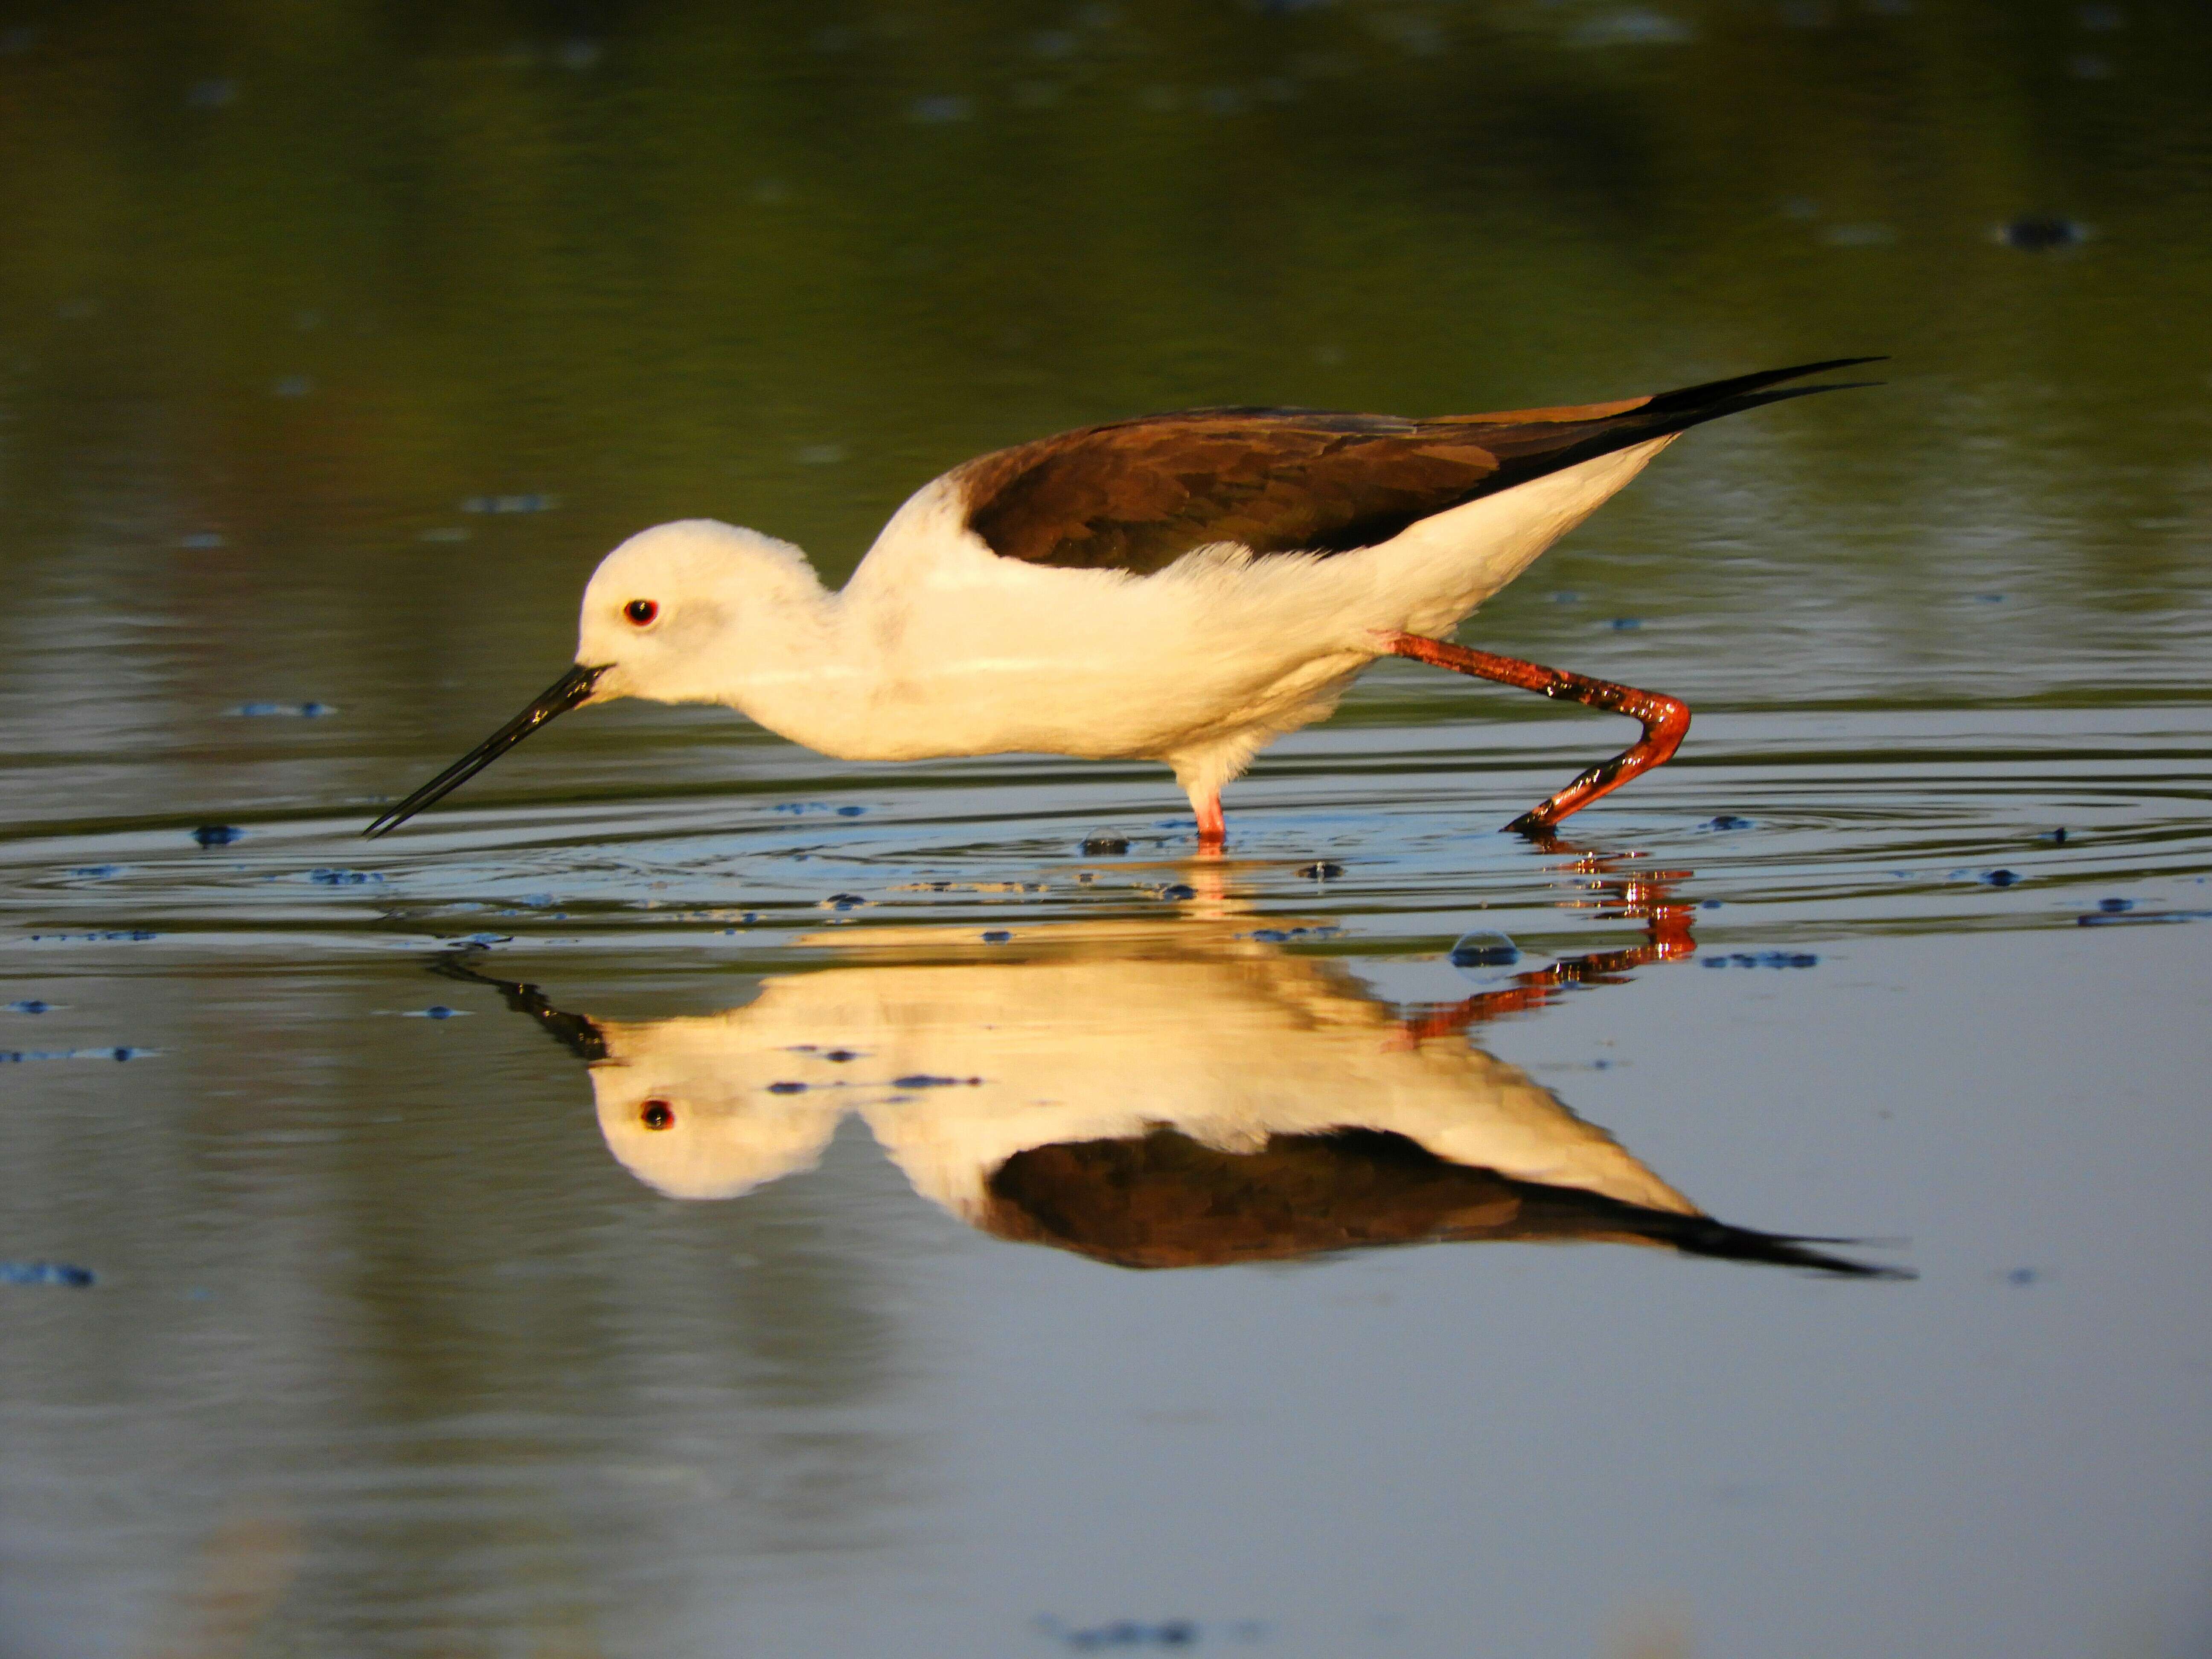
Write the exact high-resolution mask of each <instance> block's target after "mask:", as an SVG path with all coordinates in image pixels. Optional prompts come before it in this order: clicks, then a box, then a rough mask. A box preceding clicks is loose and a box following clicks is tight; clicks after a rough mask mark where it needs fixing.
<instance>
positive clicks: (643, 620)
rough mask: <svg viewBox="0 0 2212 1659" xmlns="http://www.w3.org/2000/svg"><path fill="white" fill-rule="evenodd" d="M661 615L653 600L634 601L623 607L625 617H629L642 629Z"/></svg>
mask: <svg viewBox="0 0 2212 1659" xmlns="http://www.w3.org/2000/svg"><path fill="white" fill-rule="evenodd" d="M659 614H660V607H659V605H655V604H654V603H653V601H652V600H651V599H632V600H631V601H630V602H629V604H628V605H624V606H623V616H625V617H629V619H630V620H631V621H632V622H634V623H636V624H637V625H638V626H639V627H640V628H642V627H644V626H645V625H646V624H647V623H649V622H651V621H652V620H653V618H654V617H657V616H659Z"/></svg>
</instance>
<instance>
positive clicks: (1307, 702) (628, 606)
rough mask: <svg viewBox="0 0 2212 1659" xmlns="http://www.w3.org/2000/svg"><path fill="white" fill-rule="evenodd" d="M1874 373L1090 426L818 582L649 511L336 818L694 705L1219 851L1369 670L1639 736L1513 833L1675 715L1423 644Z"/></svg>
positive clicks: (976, 483)
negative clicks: (476, 698)
mask: <svg viewBox="0 0 2212 1659" xmlns="http://www.w3.org/2000/svg"><path fill="white" fill-rule="evenodd" d="M1875 361H1877V360H1876V359H1874V358H1870V357H1839V358H1836V359H1832V360H1831V361H1829V362H1820V363H1804V364H1800V365H1799V366H1797V367H1796V368H1783V369H1772V370H1769V371H1767V372H1765V373H1763V374H1746V375H1741V376H1739V377H1737V378H1735V379H1734V380H1716V381H1712V382H1710V383H1708V384H1706V385H1704V386H1690V387H1686V388H1685V389H1684V390H1681V391H1679V392H1661V393H1659V394H1657V395H1656V396H1652V397H1644V398H1627V399H1625V400H1623V401H1621V402H1619V403H1609V404H1581V405H1577V406H1574V407H1570V408H1560V409H1524V410H1512V411H1510V412H1508V413H1504V414H1496V415H1449V416H1437V417H1435V418H1432V419H1426V420H1406V419H1401V418H1399V417H1397V416H1387V415H1347V414H1336V413H1330V412H1327V411H1322V410H1299V409H1212V410H1192V411H1189V412H1187V413H1183V414H1177V415H1153V416H1145V417H1143V418H1141V419H1138V420H1130V421H1117V422H1111V423H1110V424H1108V425H1105V426H1095V427H1088V428H1084V429H1082V430H1080V431H1077V432H1068V433H1062V434H1060V435H1059V436H1056V437H1051V438H1042V439H1039V440H1038V441H1036V442H1034V443H1027V444H1022V445H1019V446H1018V447H1014V448H1012V449H1005V450H1000V451H998V452H996V453H993V454H989V455H984V456H981V457H979V458H978V459H975V460H972V461H969V462H967V463H965V464H964V465H960V466H957V467H955V468H954V469H953V470H952V471H950V472H948V473H946V474H945V476H944V477H940V478H939V479H937V480H935V481H934V482H933V483H929V484H927V485H926V486H925V487H924V488H923V489H921V491H920V492H919V493H917V494H916V495H915V496H914V497H913V498H912V499H911V500H909V501H908V502H907V503H906V505H905V506H903V507H901V508H900V509H899V510H898V512H897V513H895V514H894V515H893V516H892V518H891V520H890V523H889V524H888V525H886V526H884V530H883V532H882V534H881V535H879V536H878V538H876V544H875V545H874V546H873V547H872V549H870V550H869V552H868V555H867V556H866V558H865V559H863V560H862V561H861V562H860V568H858V569H857V570H855V571H854V573H853V577H852V580H849V581H848V582H847V583H846V584H845V586H844V588H843V590H842V592H835V593H833V592H829V590H827V589H826V588H824V587H823V585H822V583H821V580H820V579H819V578H817V576H816V575H815V574H814V570H813V568H812V567H811V566H810V565H809V564H808V563H807V562H806V558H805V555H804V554H802V553H801V552H800V551H799V550H798V549H797V548H795V547H793V546H792V545H791V544H788V543H787V542H780V541H776V540H775V539H773V538H770V537H768V536H763V535H762V534H760V533H759V532H756V531H751V530H743V529H739V528H737V527H736V526H731V525H726V524H720V523H716V522H714V521H713V520H684V521H681V522H678V523H675V524H665V525H661V526H657V527H656V528H654V529H651V530H647V531H644V532H641V533H640V534H638V535H635V536H633V537H631V538H629V540H628V541H626V542H624V543H623V544H622V545H621V546H620V547H617V549H615V550H614V551H613V552H611V553H610V554H608V555H607V556H606V558H605V560H604V561H602V562H601V563H600V565H599V569H598V570H597V571H596V572H594V573H593V574H592V580H591V581H590V583H589V584H588V585H587V586H586V588H585V590H584V605H583V616H582V620H581V623H580V628H579V638H578V642H577V648H576V665H575V666H574V668H572V669H570V670H569V671H568V673H566V674H564V675H562V677H561V678H560V679H558V680H556V682H555V683H554V684H552V685H551V686H550V687H549V688H547V690H545V692H544V695H543V696H539V697H538V700H537V701H536V702H532V704H531V705H530V707H529V708H526V709H525V710H523V712H522V713H521V714H519V715H517V716H516V717H515V718H514V719H513V720H511V721H509V722H508V723H507V725H506V726H501V728H500V729H499V730H498V731H497V732H494V733H493V734H492V735H491V736H490V737H489V738H486V739H485V740H484V741H483V743H481V744H478V745H477V747H476V748H475V749H473V750H470V751H469V753H468V754H466V755H465V756H464V757H461V759H459V761H457V762H455V763H453V765H452V766H450V767H448V768H447V769H446V770H445V771H443V772H441V773H440V774H439V775H437V776H436V777H435V778H433V779H431V780H430V781H429V782H428V783H426V784H424V785H423V786H422V787H421V788H420V789H417V790H416V792H415V793H413V794H411V795H410V796H408V797H407V799H404V800H403V801H401V802H400V803H399V804H398V805H397V806H394V807H393V808H392V810H391V811H388V812H386V813H385V814H384V815H383V816H382V817H380V818H378V819H377V820H376V821H375V822H374V823H372V824H370V825H369V826H368V829H367V830H366V831H365V832H364V833H366V834H368V835H370V836H380V835H382V834H384V833H385V832H386V831H387V830H390V829H394V828H396V827H398V825H399V824H401V823H404V822H405V821H406V820H407V819H408V818H410V817H413V816H414V815H415V814H416V812H419V811H422V809H423V808H424V807H426V806H428V805H430V804H431V803H432V802H433V801H435V800H437V799H440V798H441V796H443V795H445V794H446V793H448V792H449V791H451V790H452V789H453V788H454V787H457V786H458V785H459V784H461V783H462V782H464V781H466V780H467V779H469V778H471V777H473V776H474V775H476V774H477V772H479V771H481V770H483V769H484V768H485V767H486V766H489V764H491V763H492V762H493V761H495V760H496V759H497V758H498V757H500V756H501V754H503V753H504V752H505V751H506V750H508V749H510V748H512V747H513V745H514V744H517V743H519V742H520V741H521V740H522V739H523V738H526V737H527V736H529V735H530V733H531V732H534V731H536V730H537V729H538V727H539V726H543V725H544V724H545V722H546V721H548V720H551V719H552V718H553V717H554V716H555V715H556V714H562V713H564V712H566V711H567V710H568V709H571V708H580V707H581V706H582V705H583V704H585V703H587V702H608V701H611V699H613V698H616V697H650V698H653V699H654V700H655V701H658V702H714V703H722V704H725V705H726V706H728V707H730V708H735V709H738V711H740V712H741V713H743V714H748V715H750V716H751V717H752V718H753V719H754V720H757V721H758V722H759V723H760V724H761V725H763V726H767V727H768V728H769V730H770V731H773V732H780V733H781V734H782V735H783V736H785V737H787V738H791V739H792V740H793V741H794V742H797V743H801V744H805V745H806V746H807V747H809V748H811V749H817V750H821V751H822V752H823V753H824V754H828V755H833V756H836V757H841V758H844V759H848V760H915V759H921V758H922V757H928V756H939V755H983V754H1000V753H1006V752H1010V751H1016V750H1035V751H1042V752H1048V753H1058V754H1066V755H1074V756H1079V757H1085V758H1091V759H1102V760H1103V759H1115V758H1142V759H1147V760H1158V761H1162V762H1164V763H1166V764H1167V765H1169V766H1170V767H1172V768H1173V769H1175V774H1176V779H1177V781H1179V782H1181V784H1182V787H1183V788H1184V789H1185V790H1186V791H1187V792H1188V794H1189V796H1190V802H1191V806H1192V808H1193V810H1194V811H1195V812H1196V814H1197V817H1198V837H1199V844H1200V848H1203V849H1206V850H1209V851H1211V850H1217V849H1218V848H1220V847H1221V846H1222V844H1223V841H1224V838H1225V837H1224V826H1223V821H1222V816H1221V790H1222V787H1223V786H1225V784H1227V783H1228V782H1229V781H1231V779H1233V778H1235V777H1236V776H1237V775H1238V774H1239V773H1241V772H1242V771H1243V769H1244V768H1245V766H1246V765H1247V764H1248V763H1249V762H1250V760H1251V758H1252V757H1253V756H1254V755H1255V753H1257V752H1258V751H1259V750H1260V749H1261V748H1262V747H1264V746H1265V745H1266V744H1268V743H1270V742H1272V741H1273V740H1274V739H1275V738H1279V737H1280V736H1282V735H1283V734H1284V733H1285V732H1293V731H1296V730H1297V728H1298V727H1300V726H1306V725H1309V724H1310V723H1311V722H1313V721H1315V720H1321V719H1322V718H1324V717H1325V716H1326V715H1328V714H1329V713H1330V711H1331V710H1333V709H1334V708H1335V706H1336V703H1337V700H1338V699H1339V698H1340V697H1341V696H1343V695H1344V692H1345V690H1346V688H1347V687H1348V686H1349V685H1350V684H1352V680H1353V678H1355V677H1357V676H1358V673H1359V671H1360V670H1361V669H1363V668H1364V667H1366V666H1367V665H1369V664H1370V663H1371V662H1373V661H1374V660H1375V659H1376V658H1378V657H1383V656H1390V655H1395V656H1401V657H1410V658H1413V659H1415V660H1417V661H1420V662H1427V663H1433V664H1435V665H1437V666H1438V667H1442V668H1449V669H1452V670H1454V671H1457V672H1459V673H1462V674H1468V675H1472V676H1474V678H1478V679H1487V680H1497V681H1500V682H1502V683H1504V684H1508V685H1517V686H1521V687H1522V688H1523V689H1525V690H1531V691H1538V692H1541V693H1542V694H1543V695H1544V696H1547V697H1557V698H1565V699H1567V700H1569V701H1571V702H1582V703H1587V704H1589V706H1591V707H1592V708H1603V709H1607V710H1611V711H1613V712H1616V713H1620V714H1632V715H1634V716H1635V717H1636V718H1637V719H1638V720H1640V721H1641V722H1642V723H1643V726H1644V735H1643V736H1642V737H1641V738H1638V740H1637V742H1636V743H1635V744H1633V745H1632V746H1631V747H1630V748H1628V749H1627V750H1624V751H1623V752H1622V753H1620V754H1619V755H1616V756H1615V757H1613V758H1612V759H1611V760H1608V761H1606V762H1603V763H1601V764H1599V765H1596V766H1594V767H1591V768H1590V769H1589V770H1588V771H1586V772H1584V773H1583V774H1582V775H1580V776H1579V777H1577V778H1576V779H1575V780H1574V781H1572V782H1571V783H1569V784H1568V785H1567V786H1566V787H1565V788H1564V789H1562V790H1560V791H1559V793H1557V794H1555V795H1553V796H1552V797H1551V798H1550V799H1548V800H1546V801H1544V802H1543V803H1542V804H1541V805H1538V806H1536V807H1534V808H1533V809H1532V810H1530V811H1527V812H1524V813H1522V815H1521V816H1520V817H1517V818H1516V819H1515V820H1514V821H1513V822H1512V823H1510V824H1509V825H1507V826H1506V827H1507V829H1511V830H1517V831H1520V832H1522V833H1524V834H1533V835H1541V834H1544V833H1546V832H1547V831H1549V830H1550V829H1552V827H1553V825H1555V824H1557V823H1559V820H1560V819H1562V818H1564V817H1566V816H1567V814H1568V813H1570V812H1573V811H1577V810H1578V809H1580V808H1582V807H1583V806H1586V805H1589V803H1590V802H1591V801H1593V800H1595V799H1597V798H1598V797H1599V796H1601V795H1602V794H1605V793H1607V792H1608V791H1610V790H1613V789H1615V788H1618V787H1620V785H1621V784H1623V783H1626V781H1628V780H1629V779H1630V778H1632V777H1634V776H1635V775H1637V774H1638V773H1639V772H1643V771H1646V770H1648V769H1650V768H1651V767H1654V766H1656V765H1658V764H1659V763H1662V761H1664V760H1666V759H1667V757H1668V756H1670V755H1672V754H1673V753H1674V750H1675V748H1676V747H1677V745H1679V744H1680V742H1681V740H1682V735H1683V733H1684V732H1686V731H1687V730H1688V729H1689V724H1690V711H1689V710H1688V708H1686V707H1685V706H1684V705H1683V704H1682V703H1680V702H1678V701H1677V700H1675V699H1674V698H1673V697H1669V696H1663V695H1661V694H1659V693H1656V692H1650V691H1640V690H1636V689H1635V688H1634V687H1632V686H1626V685H1615V684H1610V683H1608V682H1607V681H1603V680H1595V679H1590V678H1585V677H1584V676H1583V675H1579V674H1572V673H1567V672H1565V671H1561V670H1558V669H1552V668H1545V667H1541V666H1539V665H1537V664H1534V663H1530V662H1523V661H1522V660H1520V659H1516V658H1512V657H1501V656H1493V655H1492V654H1491V653H1487V652H1483V651H1475V650H1471V649H1468V647H1463V646H1457V645H1453V644H1450V643H1449V642H1448V639H1447V636H1448V635H1449V634H1450V633H1451V631H1452V630H1453V629H1454V628H1455V627H1456V626H1457V625H1458V624H1459V623H1461V622H1462V620H1463V619H1464V618H1465V617H1467V616H1468V614H1469V613H1471V612H1472V611H1474V608H1475V607H1476V606H1477V605H1480V603H1481V602H1482V601H1483V600H1485V599H1488V598H1489V597H1490V596H1491V595H1492V594H1493V593H1495V592H1498V589H1500V588H1502V587H1504V586H1505V584H1506V583H1508V582H1510V581H1511V580H1513V578H1514V577H1516V576H1517V575H1519V574H1521V572H1522V570H1523V569H1525V568H1527V567H1528V564H1529V562H1531V561H1533V560H1534V558H1535V557H1536V556H1537V555H1538V554H1540V553H1541V552H1542V551H1543V550H1545V549H1546V548H1547V547H1549V546H1550V545H1551V544H1553V542H1555V541H1557V540H1558V539H1559V538H1560V537H1561V536H1563V535H1565V533H1566V532H1568V531H1569V530H1571V529H1572V528H1573V527H1574V526H1576V525H1577V524H1579V523H1581V522H1582V520H1583V519H1584V518H1586V517H1588V516H1589V513H1592V512H1593V511H1595V509H1596V507H1598V506H1599V505H1600V503H1601V502H1602V501H1605V500H1606V498H1607V496H1609V495H1612V494H1613V492H1614V491H1615V490H1617V489H1620V487H1621V486H1622V485H1624V484H1626V483H1627V482H1628V481H1629V480H1630V479H1631V478H1632V477H1635V476H1636V474H1637V473H1638V472H1639V471H1642V470H1643V467H1644V464H1645V463H1646V462H1647V461H1649V460H1650V459H1651V458H1652V457H1653V456H1654V455H1656V454H1657V453H1659V451H1660V450H1662V449H1663V448H1664V447H1666V446H1667V445H1668V443H1670V442H1672V441H1674V438H1675V437H1676V436H1677V435H1680V433H1682V432H1683V431H1685V430H1686V429H1687V428H1691V427H1693V426H1697V425H1699V424H1701V423H1703V422H1706V421H1711V420H1716V419H1718V418H1719V417H1720V416H1723V415H1733V414H1735V413H1737V412H1738V411H1739V410H1747V409H1755V408H1758V407H1759V405H1761V404H1769V403H1775V402H1778V401H1780V400H1782V399H1784V398H1795V397H1802V396H1805V395H1807V394H1808V393H1810V392H1826V391H1836V390H1840V389H1841V387H1840V386H1838V385H1837V384H1835V383H1830V384H1828V385H1825V386H1796V387H1787V388H1784V389H1781V390H1775V389H1773V388H1775V387H1777V386H1780V385H1781V383H1782V382H1784V381H1787V380H1797V379H1800V378H1802V377H1803V376H1805V375H1808V374H1819V373H1820V372H1822V371H1824V370H1827V369H1835V368H1850V367H1851V366H1853V365H1855V364H1858V363H1864V362H1875Z"/></svg>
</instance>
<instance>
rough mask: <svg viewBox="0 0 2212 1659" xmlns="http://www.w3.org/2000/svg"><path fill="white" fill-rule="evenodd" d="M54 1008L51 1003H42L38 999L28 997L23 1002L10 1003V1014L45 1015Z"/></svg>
mask: <svg viewBox="0 0 2212 1659" xmlns="http://www.w3.org/2000/svg"><path fill="white" fill-rule="evenodd" d="M52 1006H53V1004H52V1003H51V1002H41V1001H40V1000H38V998H36V997H26V998H24V999H23V1000H21V1002H11V1003H9V1005H8V1012H9V1013H11V1014H43V1013H45V1012H46V1011H47V1010H48V1009H49V1008H51V1007H52Z"/></svg>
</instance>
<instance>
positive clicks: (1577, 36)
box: [1570, 7, 1697, 46]
mask: <svg viewBox="0 0 2212 1659" xmlns="http://www.w3.org/2000/svg"><path fill="white" fill-rule="evenodd" d="M1570 38H1571V40H1573V42H1574V44H1575V45H1577V46H1680V45H1682V44H1683V43H1684V42H1686V41H1688V40H1695V39H1696V38H1697V31H1696V30H1695V29H1693V28H1692V27H1690V26H1689V25H1688V24H1687V23H1685V22H1683V21H1680V19H1679V18H1674V17H1669V16H1668V15H1666V14H1665V13H1663V12H1656V11H1645V10H1644V9H1642V8H1640V7H1631V8H1630V9H1626V10H1625V11H1609V12H1602V13H1601V14H1599V15H1597V16H1595V17H1592V18H1589V20H1587V21H1585V22H1583V25H1582V27H1579V28H1577V30H1576V31H1575V32H1574V33H1573V34H1572V35H1571V37H1570Z"/></svg>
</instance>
